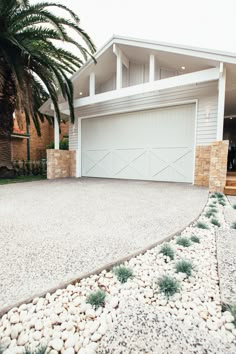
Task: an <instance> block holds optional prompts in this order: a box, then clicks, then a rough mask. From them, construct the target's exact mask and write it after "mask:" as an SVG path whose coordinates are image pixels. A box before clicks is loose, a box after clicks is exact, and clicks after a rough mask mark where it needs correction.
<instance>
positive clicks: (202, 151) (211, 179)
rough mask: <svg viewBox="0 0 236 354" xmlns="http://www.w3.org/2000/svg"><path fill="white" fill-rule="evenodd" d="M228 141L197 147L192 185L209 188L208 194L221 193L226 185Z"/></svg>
mask: <svg viewBox="0 0 236 354" xmlns="http://www.w3.org/2000/svg"><path fill="white" fill-rule="evenodd" d="M228 145H229V142H228V141H225V140H223V141H215V142H213V143H212V144H211V145H208V146H197V147H196V157H195V177H194V184H196V185H198V186H206V187H209V190H210V192H223V191H224V187H225V183H226V174H227V158H228Z"/></svg>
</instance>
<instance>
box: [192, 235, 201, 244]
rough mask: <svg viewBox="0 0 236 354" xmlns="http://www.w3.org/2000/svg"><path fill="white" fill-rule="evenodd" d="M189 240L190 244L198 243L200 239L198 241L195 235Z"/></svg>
mask: <svg viewBox="0 0 236 354" xmlns="http://www.w3.org/2000/svg"><path fill="white" fill-rule="evenodd" d="M190 240H191V241H192V242H195V243H200V239H199V237H197V236H196V235H192V236H191V237H190Z"/></svg>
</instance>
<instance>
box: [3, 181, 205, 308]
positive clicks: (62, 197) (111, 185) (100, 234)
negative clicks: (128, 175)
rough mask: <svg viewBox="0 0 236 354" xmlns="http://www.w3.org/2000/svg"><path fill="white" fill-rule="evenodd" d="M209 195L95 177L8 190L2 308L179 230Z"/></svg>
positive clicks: (199, 189)
mask: <svg viewBox="0 0 236 354" xmlns="http://www.w3.org/2000/svg"><path fill="white" fill-rule="evenodd" d="M207 196H208V191H207V189H206V188H202V187H196V186H192V185H189V184H177V183H158V182H143V181H125V180H107V179H92V178H91V179H89V178H82V179H64V180H57V181H55V180H54V181H46V180H45V181H38V182H29V183H19V184H11V185H3V186H0V310H1V309H3V308H4V307H6V306H13V305H15V304H16V303H17V302H19V301H22V300H25V299H27V298H28V297H31V296H33V295H35V294H37V293H41V292H43V291H47V290H48V289H50V288H52V287H55V286H57V285H59V284H60V283H62V282H66V281H68V280H71V279H73V278H76V277H78V276H80V275H81V274H83V273H86V272H88V271H92V270H94V269H96V268H99V267H101V266H103V265H105V264H107V263H109V262H112V261H115V260H117V259H119V258H122V257H125V256H127V255H128V254H130V253H132V252H135V251H137V250H138V249H141V248H145V247H147V246H148V245H150V244H152V243H154V242H156V241H158V240H162V239H164V238H165V237H167V236H168V235H170V234H172V233H174V232H177V231H178V230H180V229H182V228H183V227H185V226H186V225H187V224H189V223H190V222H191V221H192V220H193V219H195V218H196V217H197V216H198V215H199V213H200V212H201V210H202V209H203V207H204V205H205V203H206V201H207Z"/></svg>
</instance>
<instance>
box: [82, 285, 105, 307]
mask: <svg viewBox="0 0 236 354" xmlns="http://www.w3.org/2000/svg"><path fill="white" fill-rule="evenodd" d="M105 298H106V293H105V291H103V290H98V291H96V292H94V293H91V294H90V295H89V296H88V298H87V301H86V302H87V303H88V304H90V305H92V306H93V307H94V308H95V310H96V309H98V308H99V307H100V306H104V304H105Z"/></svg>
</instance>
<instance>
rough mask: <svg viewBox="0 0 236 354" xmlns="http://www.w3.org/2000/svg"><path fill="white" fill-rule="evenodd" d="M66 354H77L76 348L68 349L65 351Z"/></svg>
mask: <svg viewBox="0 0 236 354" xmlns="http://www.w3.org/2000/svg"><path fill="white" fill-rule="evenodd" d="M64 354H75V350H74V348H72V347H71V348H67V349H66V350H65V351H64Z"/></svg>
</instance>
